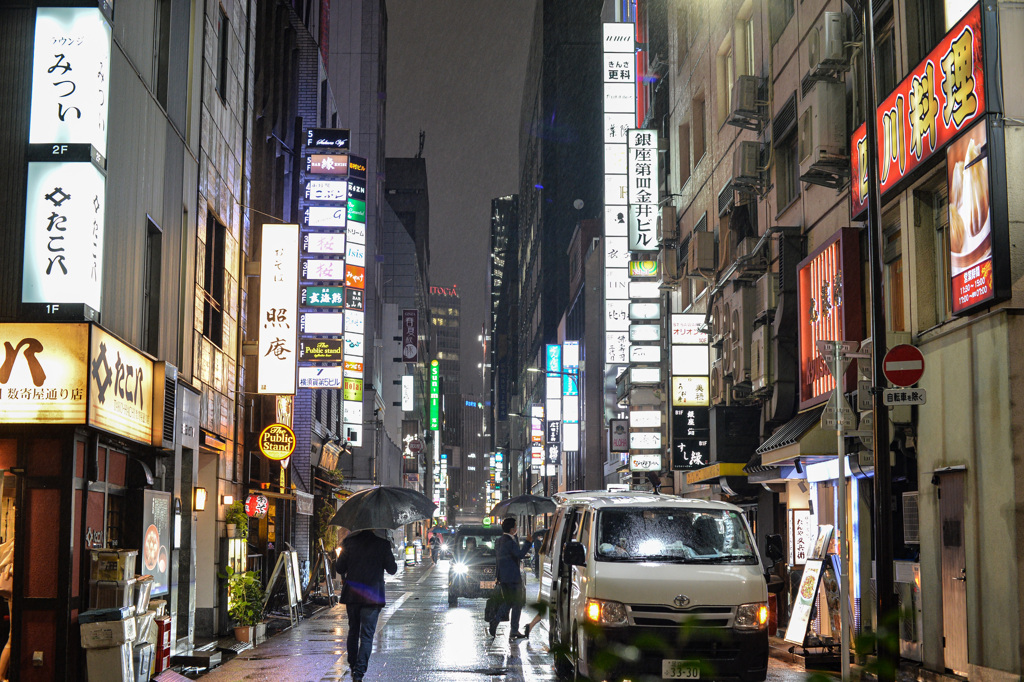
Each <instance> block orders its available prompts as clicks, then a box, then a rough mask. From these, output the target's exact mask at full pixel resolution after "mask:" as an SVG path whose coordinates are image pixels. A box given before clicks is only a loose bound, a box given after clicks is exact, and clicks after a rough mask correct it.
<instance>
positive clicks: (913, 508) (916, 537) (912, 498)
mask: <svg viewBox="0 0 1024 682" xmlns="http://www.w3.org/2000/svg"><path fill="white" fill-rule="evenodd" d="M917 501H918V492H917V491H916V490H915V491H913V492H908V493H903V542H905V543H907V544H921V521H920V516H919V514H918V508H917Z"/></svg>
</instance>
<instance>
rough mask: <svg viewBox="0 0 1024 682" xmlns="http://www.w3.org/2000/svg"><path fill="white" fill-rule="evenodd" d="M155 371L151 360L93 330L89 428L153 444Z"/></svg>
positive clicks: (90, 350) (90, 349) (102, 331)
mask: <svg viewBox="0 0 1024 682" xmlns="http://www.w3.org/2000/svg"><path fill="white" fill-rule="evenodd" d="M153 371H154V370H153V361H152V360H150V359H149V358H147V357H146V356H145V355H143V354H142V353H140V352H138V351H136V350H135V349H134V348H132V347H131V346H129V345H128V344H126V343H124V342H122V341H121V340H119V339H117V338H116V337H114V336H112V335H110V334H109V333H107V332H106V331H104V330H103V329H101V328H99V327H97V326H93V328H92V334H91V335H90V339H89V424H90V425H92V426H95V427H96V428H98V429H103V430H104V431H110V432H111V433H116V434H118V435H121V436H124V437H126V438H131V439H132V440H137V441H140V442H143V443H147V444H148V443H151V442H152V441H153V385H154V384H153ZM160 381H161V382H162V381H163V376H162V375H161V377H160ZM160 409H163V405H161V406H160Z"/></svg>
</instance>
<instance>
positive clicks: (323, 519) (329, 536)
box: [316, 500, 338, 552]
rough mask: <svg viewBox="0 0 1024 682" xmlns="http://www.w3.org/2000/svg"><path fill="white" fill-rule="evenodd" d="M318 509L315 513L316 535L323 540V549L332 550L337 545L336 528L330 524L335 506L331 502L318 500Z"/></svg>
mask: <svg viewBox="0 0 1024 682" xmlns="http://www.w3.org/2000/svg"><path fill="white" fill-rule="evenodd" d="M318 502H319V504H320V508H319V511H318V512H317V514H316V537H317V538H319V539H321V540H323V542H324V549H325V550H326V551H328V552H330V551H332V550H333V549H334V548H335V547H337V545H338V528H337V526H332V525H331V519H332V518H334V513H335V511H336V510H335V508H334V505H333V504H327V503H326V502H320V501H319V500H318Z"/></svg>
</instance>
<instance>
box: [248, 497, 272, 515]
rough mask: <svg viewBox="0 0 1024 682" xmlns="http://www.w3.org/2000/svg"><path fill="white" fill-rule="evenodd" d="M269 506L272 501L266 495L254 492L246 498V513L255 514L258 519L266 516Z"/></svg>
mask: <svg viewBox="0 0 1024 682" xmlns="http://www.w3.org/2000/svg"><path fill="white" fill-rule="evenodd" d="M269 507H270V501H269V500H267V497H266V496H265V495H260V494H258V493H252V494H251V495H249V497H247V498H245V513H246V514H248V515H249V516H255V517H256V518H257V519H262V518H263V517H264V516H266V515H267V509H268V508H269Z"/></svg>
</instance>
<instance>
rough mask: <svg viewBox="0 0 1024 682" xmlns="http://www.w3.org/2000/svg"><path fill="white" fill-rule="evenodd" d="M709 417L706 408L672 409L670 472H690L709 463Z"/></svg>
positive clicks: (708, 411)
mask: <svg viewBox="0 0 1024 682" xmlns="http://www.w3.org/2000/svg"><path fill="white" fill-rule="evenodd" d="M710 443H711V415H710V410H709V408H707V407H673V408H672V470H673V471H690V470H693V469H700V468H701V467H705V466H707V465H708V464H710V463H711V447H710Z"/></svg>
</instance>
